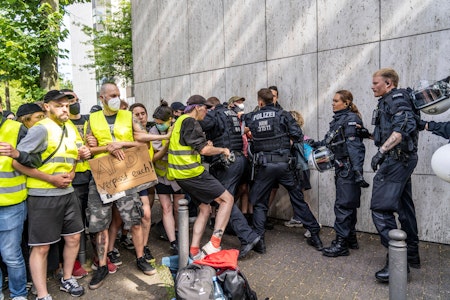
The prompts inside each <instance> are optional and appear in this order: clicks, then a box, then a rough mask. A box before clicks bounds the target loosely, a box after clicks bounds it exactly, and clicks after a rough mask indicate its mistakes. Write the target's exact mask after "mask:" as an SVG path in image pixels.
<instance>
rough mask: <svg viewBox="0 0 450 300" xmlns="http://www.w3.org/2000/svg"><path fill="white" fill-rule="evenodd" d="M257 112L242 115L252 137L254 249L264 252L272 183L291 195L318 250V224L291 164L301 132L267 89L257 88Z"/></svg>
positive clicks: (293, 203)
mask: <svg viewBox="0 0 450 300" xmlns="http://www.w3.org/2000/svg"><path fill="white" fill-rule="evenodd" d="M258 105H259V106H260V110H259V111H255V112H252V113H249V114H246V115H244V121H245V124H246V126H248V127H249V129H250V131H251V134H252V136H253V146H252V147H253V149H252V150H253V151H252V152H253V154H254V164H256V171H255V173H256V174H255V178H254V183H253V186H252V187H251V189H250V196H249V197H250V201H251V203H252V204H253V206H254V207H253V226H254V228H255V231H256V233H257V234H258V235H260V236H261V240H260V241H259V242H258V244H257V245H256V246H255V248H254V249H255V250H257V251H259V252H263V253H264V252H265V251H266V246H265V242H264V230H265V229H264V224H265V222H266V218H267V211H268V202H269V195H270V191H271V190H272V187H273V185H274V183H280V184H281V185H283V186H284V187H285V188H286V189H287V191H288V193H289V196H290V197H291V203H292V205H293V206H294V208H295V209H297V210H298V211H299V212H300V214H301V221H302V223H303V224H304V227H305V228H306V229H308V230H309V231H310V232H311V237H309V238H307V242H308V244H309V245H311V246H313V247H315V248H316V249H317V250H319V251H321V250H322V249H323V246H322V241H321V240H320V237H319V231H320V226H319V223H317V220H316V218H315V217H314V215H313V214H312V213H311V210H310V209H309V206H308V204H306V202H305V200H304V198H303V193H302V187H301V186H300V184H298V182H297V181H296V179H295V176H294V170H293V169H292V168H291V166H290V162H291V156H290V148H291V144H290V143H291V140H292V141H293V142H299V141H302V140H303V133H302V130H301V129H300V127H299V126H298V124H297V122H296V121H295V120H294V118H293V117H292V116H291V114H290V113H289V112H287V111H284V110H280V109H277V108H276V107H275V106H274V103H273V95H272V92H271V91H270V89H267V88H264V89H261V90H259V91H258Z"/></svg>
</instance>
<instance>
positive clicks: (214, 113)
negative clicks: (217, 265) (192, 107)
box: [199, 105, 259, 258]
mask: <svg viewBox="0 0 450 300" xmlns="http://www.w3.org/2000/svg"><path fill="white" fill-rule="evenodd" d="M199 123H200V125H201V126H202V128H203V130H204V131H205V133H206V138H207V139H208V140H211V141H212V142H213V145H214V146H215V147H223V148H228V149H230V151H231V152H232V153H233V154H234V156H235V161H234V162H232V163H226V162H224V161H223V159H222V158H221V156H220V155H216V156H213V157H212V158H211V160H210V167H209V172H210V173H211V175H213V176H214V177H215V178H217V179H218V180H219V181H220V182H221V183H222V184H223V186H224V187H225V188H226V189H227V190H228V191H229V192H230V193H231V194H232V195H235V194H236V191H237V188H238V186H239V184H240V182H241V178H242V176H243V174H245V173H246V170H247V169H248V167H249V164H248V160H247V158H246V157H245V156H244V154H243V140H242V132H243V130H242V126H241V122H240V120H239V118H238V115H237V113H236V112H235V111H233V110H231V109H228V108H226V107H224V106H223V105H217V106H216V107H215V109H214V110H210V111H209V112H208V113H207V115H206V116H205V119H204V120H203V121H200V122H199ZM229 224H230V226H231V228H232V229H233V231H234V232H235V233H236V235H237V237H238V238H239V240H240V241H241V244H242V245H243V247H245V245H248V244H252V243H255V241H256V242H257V240H259V236H258V234H257V233H256V232H255V231H253V229H251V227H250V226H249V224H248V222H247V219H246V218H245V217H244V215H243V214H242V212H241V210H240V209H239V208H238V207H237V206H236V204H234V205H233V208H232V210H231V215H230V221H229ZM245 252H246V251H243V249H241V253H240V257H241V258H242V257H244V256H245V254H247V253H245ZM247 252H248V251H247Z"/></svg>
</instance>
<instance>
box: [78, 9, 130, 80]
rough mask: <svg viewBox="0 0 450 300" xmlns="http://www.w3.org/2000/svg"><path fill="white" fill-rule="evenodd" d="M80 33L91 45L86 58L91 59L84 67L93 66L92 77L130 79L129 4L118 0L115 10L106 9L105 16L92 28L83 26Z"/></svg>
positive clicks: (89, 67) (90, 67)
mask: <svg viewBox="0 0 450 300" xmlns="http://www.w3.org/2000/svg"><path fill="white" fill-rule="evenodd" d="M82 30H83V32H84V33H85V34H86V35H88V36H89V37H90V40H89V41H88V42H87V44H90V45H93V46H94V47H93V50H92V51H91V52H89V53H88V58H89V59H90V60H91V61H93V63H91V64H87V65H84V66H83V67H84V68H88V69H95V74H96V78H97V79H100V80H102V81H114V78H116V77H121V78H125V79H126V81H127V82H129V83H132V82H133V49H132V36H131V4H130V1H121V2H120V4H119V8H118V10H117V11H115V12H113V13H111V11H110V9H108V13H107V17H106V19H104V20H102V21H100V22H99V23H98V24H97V26H96V28H90V27H88V26H83V28H82Z"/></svg>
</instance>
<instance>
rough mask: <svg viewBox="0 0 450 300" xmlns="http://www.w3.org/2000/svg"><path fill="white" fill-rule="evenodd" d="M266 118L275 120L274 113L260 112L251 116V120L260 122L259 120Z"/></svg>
mask: <svg viewBox="0 0 450 300" xmlns="http://www.w3.org/2000/svg"><path fill="white" fill-rule="evenodd" d="M267 118H275V112H274V111H265V112H260V113H258V114H256V115H254V116H253V118H252V120H253V121H255V120H260V119H267Z"/></svg>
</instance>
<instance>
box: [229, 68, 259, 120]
mask: <svg viewBox="0 0 450 300" xmlns="http://www.w3.org/2000/svg"><path fill="white" fill-rule="evenodd" d="M225 76H226V84H225V92H226V99H227V100H228V99H229V98H230V97H232V96H235V95H238V96H241V97H244V98H245V99H246V100H245V112H250V111H252V110H253V109H254V108H255V107H256V105H257V104H258V102H257V100H258V99H257V98H258V96H257V93H258V91H259V89H261V88H265V87H267V65H266V63H265V62H261V63H256V64H250V65H243V66H238V67H232V68H227V69H226V70H225Z"/></svg>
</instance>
